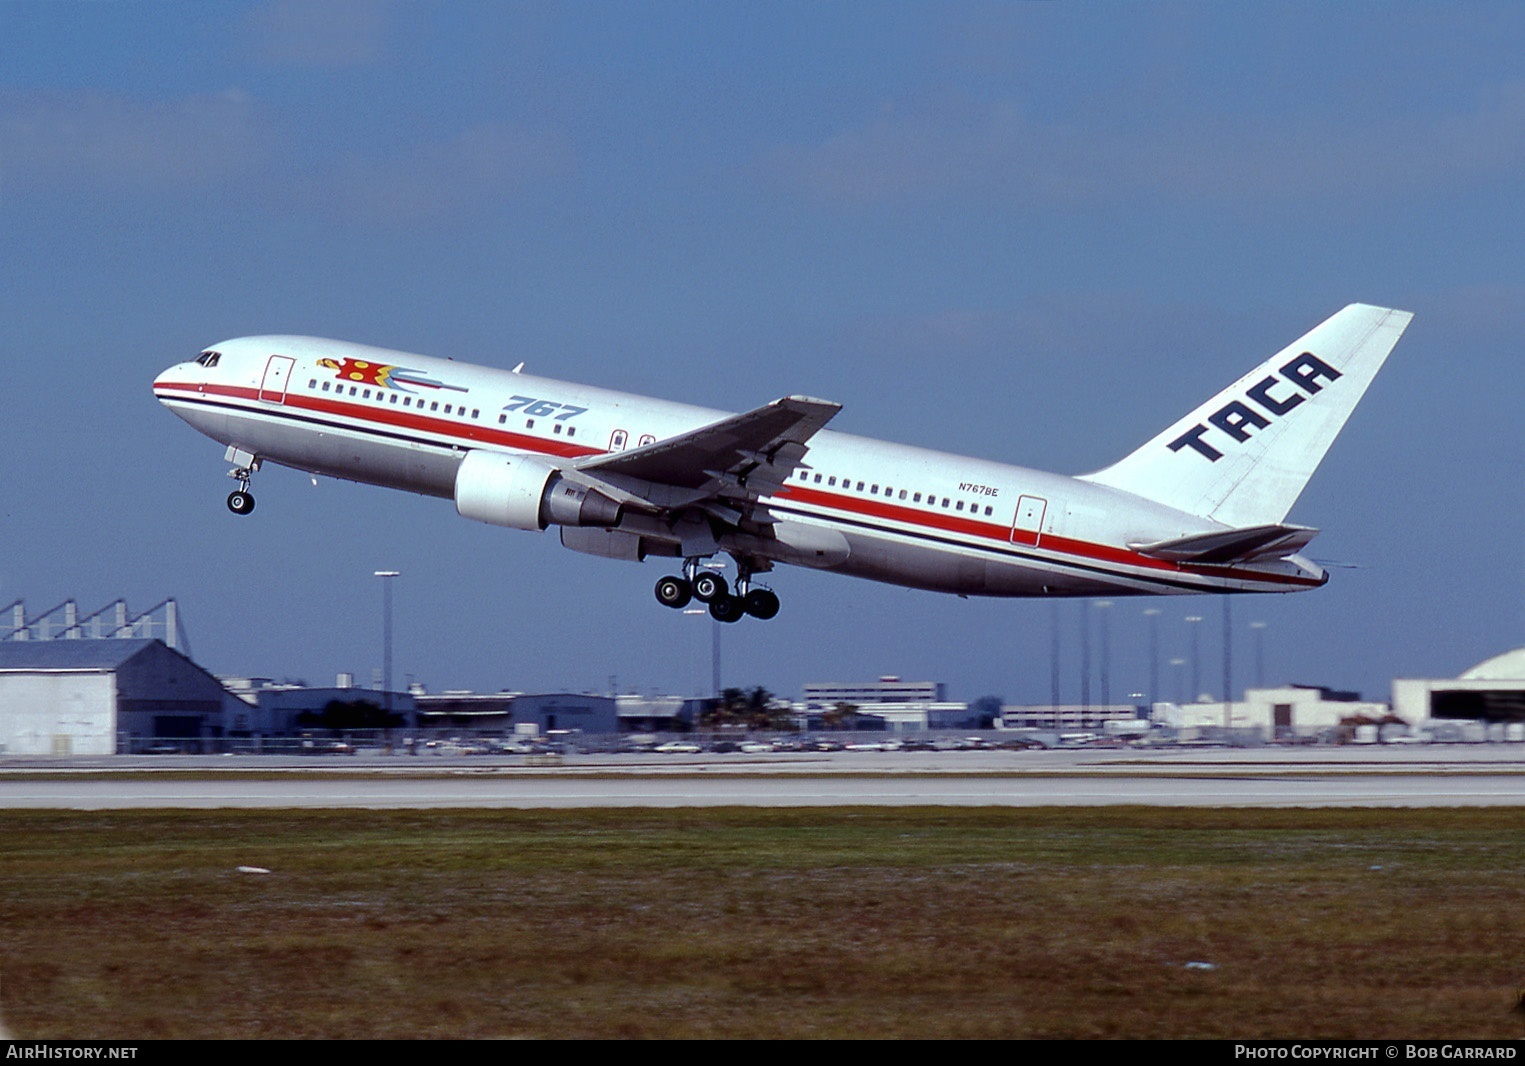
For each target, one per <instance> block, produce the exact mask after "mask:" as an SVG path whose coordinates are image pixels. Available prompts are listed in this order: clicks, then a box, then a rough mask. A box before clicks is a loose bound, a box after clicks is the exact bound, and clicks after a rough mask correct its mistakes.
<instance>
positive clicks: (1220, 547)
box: [1129, 525, 1318, 563]
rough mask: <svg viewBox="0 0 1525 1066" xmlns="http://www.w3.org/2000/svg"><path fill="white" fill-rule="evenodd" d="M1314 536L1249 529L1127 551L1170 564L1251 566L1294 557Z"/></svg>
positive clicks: (1296, 530)
mask: <svg viewBox="0 0 1525 1066" xmlns="http://www.w3.org/2000/svg"><path fill="white" fill-rule="evenodd" d="M1317 533H1318V530H1316V529H1312V528H1310V527H1308V526H1279V525H1269V526H1250V527H1248V528H1246V529H1225V530H1222V531H1220V532H1216V533H1194V534H1192V535H1191V536H1189V537H1177V538H1175V539H1174V540H1162V541H1159V542H1157V543H1154V544H1131V545H1129V547H1131V548H1133V550H1134V551H1136V552H1138V553H1139V554H1140V555H1149V556H1152V557H1154V558H1156V559H1169V560H1171V561H1172V562H1180V563H1253V562H1260V561H1262V560H1265V559H1285V558H1286V557H1287V556H1289V555H1294V554H1296V553H1297V552H1300V551H1302V550H1303V549H1304V548H1306V547H1307V546H1308V542H1309V541H1310V540H1312V539H1313V538H1314V536H1316V535H1317Z"/></svg>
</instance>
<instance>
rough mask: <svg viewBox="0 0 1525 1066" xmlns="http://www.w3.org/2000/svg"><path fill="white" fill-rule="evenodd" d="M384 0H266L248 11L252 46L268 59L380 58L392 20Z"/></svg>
mask: <svg viewBox="0 0 1525 1066" xmlns="http://www.w3.org/2000/svg"><path fill="white" fill-rule="evenodd" d="M390 8H391V4H389V3H386V2H384V0H271V2H269V3H266V4H262V5H260V6H259V7H257V8H255V9H254V10H252V11H251V12H250V13H249V17H248V21H247V26H248V29H249V32H250V34H251V37H252V44H253V49H254V51H255V52H256V53H257V54H258V55H259V56H260V57H261V58H263V59H265V60H268V61H270V62H273V63H289V64H292V65H294V66H305V67H353V66H362V65H365V64H368V63H373V62H375V61H376V60H377V59H378V58H380V56H381V53H382V49H383V46H384V44H385V40H386V34H387V31H388V29H389V27H390V23H391V10H390Z"/></svg>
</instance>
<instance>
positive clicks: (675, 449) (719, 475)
mask: <svg viewBox="0 0 1525 1066" xmlns="http://www.w3.org/2000/svg"><path fill="white" fill-rule="evenodd" d="M841 409H842V405H841V404H837V403H831V402H830V401H827V400H817V399H813V398H811V397H809V396H785V397H784V398H783V399H780V400H774V401H773V402H772V403H769V404H764V405H763V406H762V407H758V408H755V409H753V410H751V411H747V412H746V413H744V414H739V415H732V416H730V417H729V418H722V419H721V420H720V421H718V422H712V423H711V424H710V425H707V426H701V427H700V428H698V429H695V430H690V431H689V432H687V433H680V434H679V435H678V436H676V437H669V438H668V439H666V440H661V441H657V442H656V443H655V444H648V445H646V446H645V447H642V448H634V449H631V450H630V451H626V452H615V453H612V454H609V455H599V456H593V457H590V458H588V459H584V460H582V461H580V462H577V463H575V464H573V467H572V472H569V473H572V475H573V476H574V478H575V480H578V481H582V482H584V483H585V484H589V485H591V486H598V487H600V488H605V487H607V488H612V489H615V490H617V491H616V493H615V494H614V495H615V496H616V498H620V499H622V500H623V501H624V502H627V503H632V504H635V505H636V506H641V505H645V507H646V509H652V510H666V509H669V508H673V507H681V506H687V505H692V504H697V503H702V502H705V501H711V500H713V501H721V500H723V501H727V502H728V503H729V504H730V505H732V506H735V507H738V508H745V506H746V504H747V503H749V502H750V501H754V500H756V499H757V498H758V497H759V496H766V495H769V494H771V493H774V492H777V491H778V490H779V488H781V487H782V486H783V484H784V482H785V481H787V480H788V478H789V475H790V474H792V473H793V472H794V470H795V468H796V467H798V466H799V464H800V460H801V459H803V458H804V456H805V452H806V451H807V450H808V445H809V441H810V438H811V437H813V436H814V435H815V434H816V433H817V432H819V431H820V429H821V427H823V426H824V425H826V423H827V422H829V421H831V419H832V417H833V416H835V415H836V413H837V412H838V411H840V410H841ZM607 488H605V491H607Z"/></svg>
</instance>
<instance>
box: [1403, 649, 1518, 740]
mask: <svg viewBox="0 0 1525 1066" xmlns="http://www.w3.org/2000/svg"><path fill="white" fill-rule="evenodd" d="M1393 713H1394V714H1396V715H1398V716H1399V717H1400V718H1402V719H1404V720H1405V721H1407V722H1413V723H1417V722H1426V723H1431V724H1432V726H1433V725H1434V724H1435V723H1439V722H1444V721H1446V720H1453V721H1454V720H1461V721H1464V722H1475V723H1479V724H1480V725H1481V726H1482V727H1483V728H1484V731H1485V733H1488V735H1490V736H1491V733H1492V732H1502V733H1503V734H1505V736H1502V737H1500V738H1498V739H1506V738H1507V739H1517V735H1519V734H1521V733H1522V729H1525V648H1516V649H1514V650H1513V651H1506V652H1504V653H1503V654H1502V655H1495V656H1494V657H1493V658H1491V659H1486V660H1484V661H1483V662H1480V663H1478V664H1477V665H1476V666H1474V667H1473V668H1472V669H1470V670H1467V671H1465V672H1464V673H1463V674H1462V675H1461V676H1460V677H1456V678H1444V679H1433V680H1425V679H1415V678H1399V679H1397V680H1395V681H1394V682H1393ZM1490 731H1491V732H1490ZM1478 739H1481V737H1479V738H1478Z"/></svg>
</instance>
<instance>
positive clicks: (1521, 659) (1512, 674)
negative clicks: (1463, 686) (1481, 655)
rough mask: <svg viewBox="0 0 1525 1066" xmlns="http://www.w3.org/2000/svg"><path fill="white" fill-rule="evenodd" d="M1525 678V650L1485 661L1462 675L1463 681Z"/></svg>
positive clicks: (1507, 652) (1509, 652)
mask: <svg viewBox="0 0 1525 1066" xmlns="http://www.w3.org/2000/svg"><path fill="white" fill-rule="evenodd" d="M1522 678H1525V648H1516V649H1514V651H1506V652H1505V653H1504V654H1502V655H1495V656H1494V657H1493V658H1491V659H1484V660H1483V661H1482V662H1480V663H1478V664H1477V665H1476V666H1474V667H1473V668H1472V669H1470V670H1468V671H1467V672H1466V673H1464V674H1462V675H1461V678H1460V679H1459V680H1462V681H1518V680H1520V679H1522Z"/></svg>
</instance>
